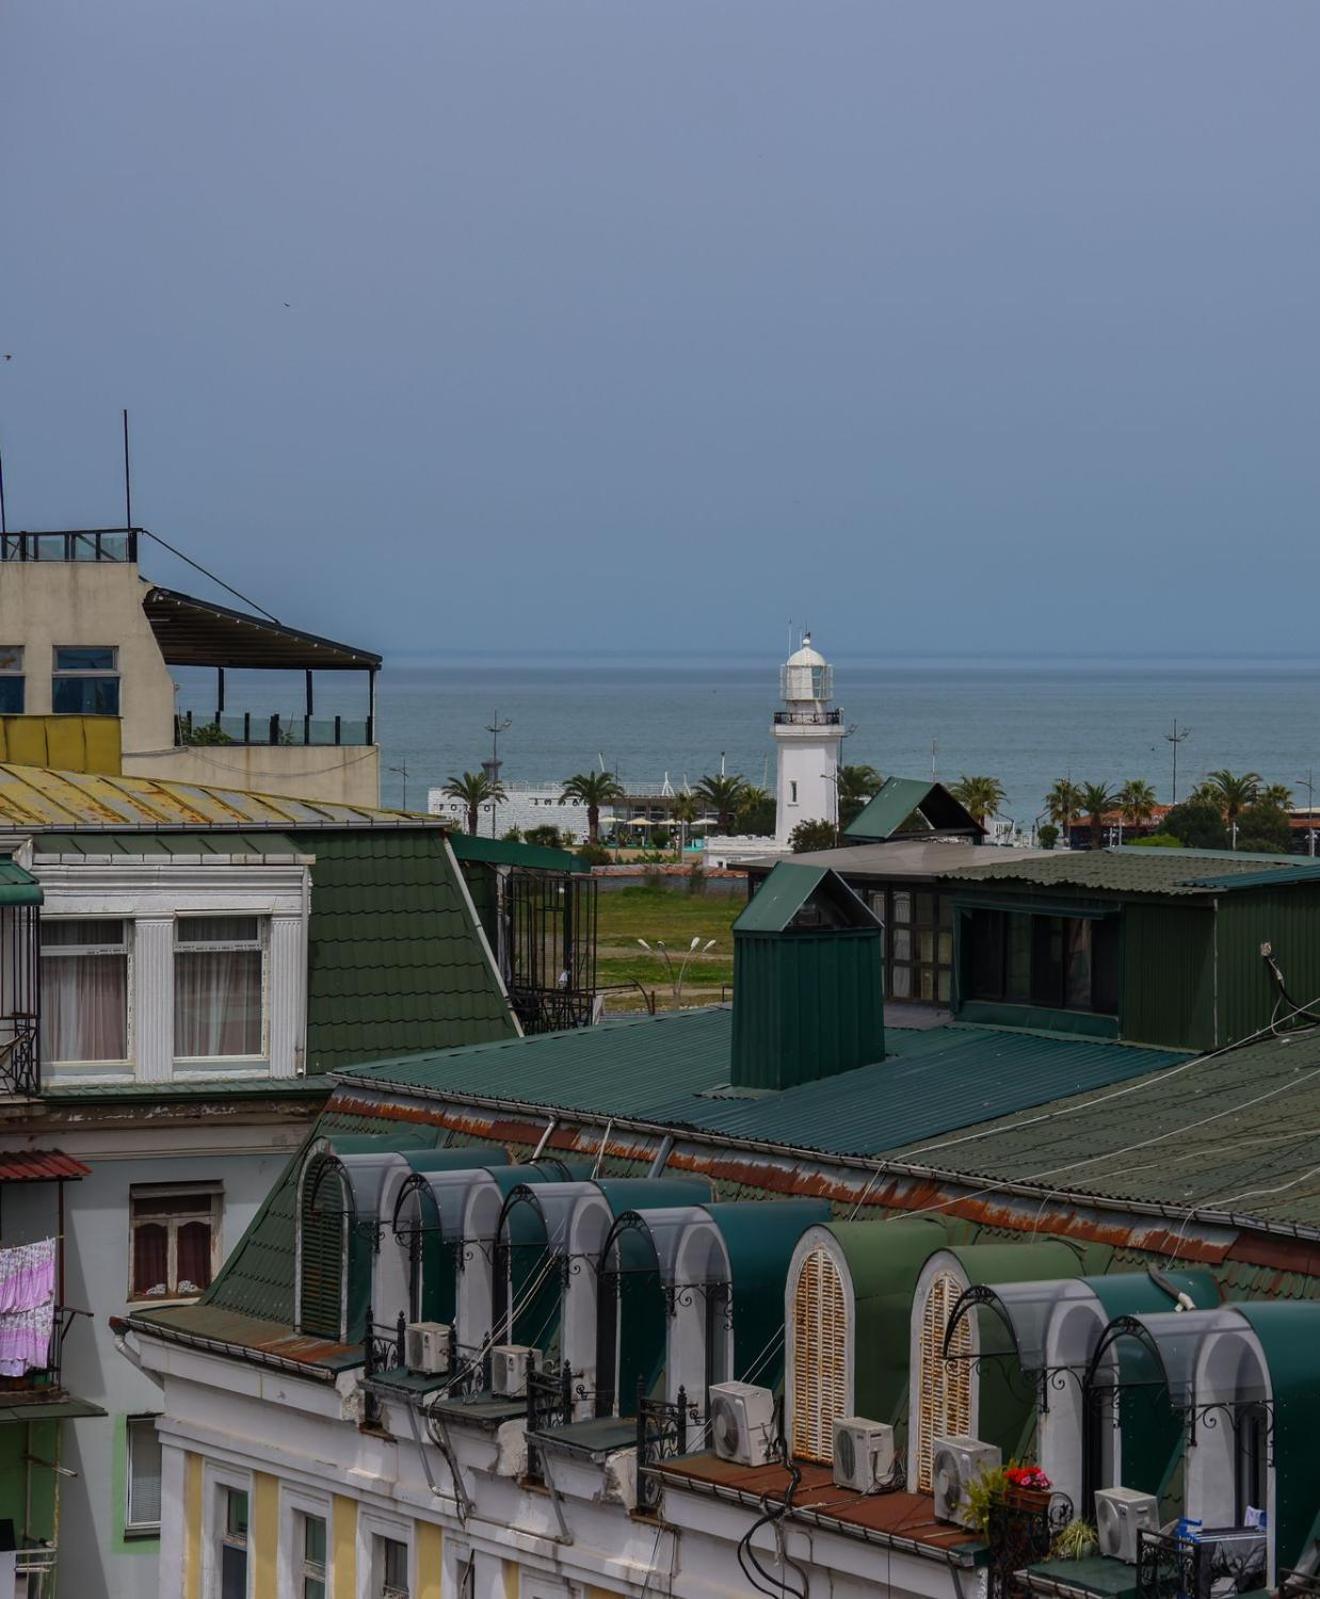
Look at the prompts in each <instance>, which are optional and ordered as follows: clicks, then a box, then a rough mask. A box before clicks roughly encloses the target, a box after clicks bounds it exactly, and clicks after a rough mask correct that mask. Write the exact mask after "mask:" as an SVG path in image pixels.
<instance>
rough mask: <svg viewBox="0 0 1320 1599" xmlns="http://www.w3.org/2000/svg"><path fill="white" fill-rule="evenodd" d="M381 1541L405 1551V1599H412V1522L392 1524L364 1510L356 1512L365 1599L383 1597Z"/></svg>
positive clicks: (414, 1549) (414, 1559)
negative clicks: (407, 1598) (406, 1589)
mask: <svg viewBox="0 0 1320 1599" xmlns="http://www.w3.org/2000/svg"><path fill="white" fill-rule="evenodd" d="M382 1538H389V1539H391V1540H393V1542H395V1543H401V1544H403V1546H404V1547H405V1548H406V1549H407V1551H408V1594H409V1599H416V1595H417V1592H418V1587H419V1584H418V1581H417V1545H416V1542H415V1540H414V1538H413V1524H412V1522H411V1521H401V1520H396V1519H395V1518H394V1517H392V1516H385V1515H382V1514H381V1513H380V1512H379V1511H376V1510H367V1509H366V1508H365V1507H364V1508H362V1509H361V1510H359V1512H358V1570H359V1571H360V1572H363V1573H365V1576H366V1587H365V1589H364V1590H363V1592H364V1595H365V1599H382V1595H384V1594H385V1572H384V1569H383V1566H384V1560H383V1551H382V1550H381V1549H380V1547H379V1544H378V1541H377V1540H379V1539H382Z"/></svg>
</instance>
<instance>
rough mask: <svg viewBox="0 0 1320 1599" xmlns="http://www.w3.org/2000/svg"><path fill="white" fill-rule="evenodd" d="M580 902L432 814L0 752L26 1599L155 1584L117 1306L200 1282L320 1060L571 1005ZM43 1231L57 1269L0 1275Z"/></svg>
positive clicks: (4, 1117)
mask: <svg viewBox="0 0 1320 1599" xmlns="http://www.w3.org/2000/svg"><path fill="white" fill-rule="evenodd" d="M593 905H594V896H593V888H592V884H591V880H590V877H589V875H584V874H583V873H582V872H581V871H579V870H578V865H577V862H576V861H575V860H574V859H573V857H572V856H570V855H568V854H566V853H565V852H563V851H558V850H545V849H540V850H538V849H531V848H527V847H525V846H518V845H510V844H500V843H492V842H491V841H489V840H472V839H465V838H456V839H454V840H452V841H451V839H450V837H449V835H448V832H447V830H446V829H445V828H444V827H442V826H441V825H439V824H438V823H437V822H435V821H434V820H432V819H430V818H427V817H424V816H410V815H406V814H402V813H399V812H392V811H384V810H379V809H376V808H373V807H368V806H360V805H350V804H345V803H342V802H335V801H330V800H324V799H320V800H308V799H294V798H291V797H285V796H277V795H271V794H248V793H243V792H241V791H239V790H236V789H232V788H225V789H223V790H216V789H208V788H204V787H200V786H198V785H195V784H192V783H186V784H185V783H171V782H164V781H159V780H148V779H145V778H134V777H123V776H114V775H103V774H99V773H88V772H56V771H50V770H47V769H44V768H41V769H38V768H32V767H23V766H17V765H13V764H0V924H2V926H3V934H4V947H3V951H2V952H0V953H2V954H3V967H2V970H3V982H2V983H0V1001H2V1003H0V1011H2V1012H3V1014H2V1015H0V1184H3V1185H4V1191H3V1193H0V1201H2V1202H3V1203H2V1206H0V1228H2V1229H3V1230H2V1231H0V1362H4V1361H6V1360H7V1359H8V1358H9V1356H10V1355H11V1354H12V1348H11V1347H9V1346H7V1345H6V1343H5V1335H6V1334H5V1330H6V1326H7V1323H6V1319H5V1317H6V1312H11V1313H12V1316H13V1317H18V1316H19V1315H20V1313H22V1314H25V1315H26V1314H27V1312H28V1311H29V1310H31V1309H39V1310H40V1311H41V1313H42V1314H43V1315H44V1316H45V1317H46V1318H47V1320H48V1321H50V1322H51V1323H52V1325H53V1328H54V1331H53V1332H52V1333H51V1335H50V1341H49V1343H48V1345H47V1346H45V1347H43V1349H42V1350H41V1351H37V1352H35V1353H34V1352H33V1351H32V1350H27V1351H26V1352H25V1353H23V1354H22V1357H21V1359H22V1361H23V1362H24V1363H25V1364H24V1365H23V1366H22V1368H21V1369H16V1370H14V1371H13V1375H12V1378H10V1379H6V1378H5V1376H4V1375H2V1374H0V1389H5V1390H7V1391H6V1393H5V1394H4V1397H3V1398H0V1466H2V1467H3V1469H0V1534H3V1532H4V1528H5V1525H6V1523H12V1526H13V1529H14V1542H15V1543H16V1544H17V1545H18V1550H19V1559H20V1561H21V1563H22V1565H23V1568H24V1569H25V1570H26V1571H28V1572H29V1573H30V1585H29V1588H28V1589H27V1592H28V1593H30V1594H31V1595H32V1596H33V1599H37V1596H38V1595H40V1596H42V1599H49V1596H51V1595H53V1594H55V1593H57V1592H58V1593H61V1594H73V1595H80V1594H83V1593H96V1594H101V1595H105V1596H107V1599H138V1596H139V1595H141V1594H144V1593H150V1592H154V1591H155V1590H156V1588H157V1584H158V1579H157V1557H158V1553H159V1549H160V1508H159V1498H160V1449H159V1443H158V1439H157V1434H156V1425H155V1417H156V1415H157V1414H158V1412H159V1409H160V1388H159V1385H158V1383H157V1382H156V1381H155V1380H154V1379H153V1378H151V1377H148V1376H146V1375H144V1374H143V1373H142V1372H141V1371H139V1370H136V1369H135V1368H134V1367H133V1366H132V1365H131V1364H130V1363H129V1362H126V1361H125V1360H123V1359H122V1358H121V1356H120V1355H119V1353H118V1351H117V1346H116V1335H115V1334H114V1332H113V1330H112V1327H111V1323H110V1318H111V1316H113V1315H118V1314H123V1313H124V1312H125V1311H126V1310H128V1309H130V1308H132V1307H141V1306H144V1305H150V1306H152V1307H155V1308H159V1307H162V1306H165V1305H174V1306H182V1305H186V1304H188V1303H191V1302H192V1301H194V1300H196V1299H197V1297H198V1296H199V1295H201V1294H204V1293H205V1292H206V1291H207V1290H208V1288H209V1287H210V1285H211V1284H212V1281H213V1279H214V1277H215V1275H216V1273H217V1272H218V1270H219V1268H220V1266H221V1264H222V1263H223V1261H224V1260H225V1259H226V1257H227V1256H228V1255H229V1254H230V1253H231V1252H232V1250H233V1249H234V1248H235V1247H236V1246H237V1244H238V1242H239V1240H240V1239H241V1238H242V1236H243V1235H244V1232H245V1230H246V1229H247V1228H248V1226H249V1225H250V1223H251V1222H252V1221H253V1219H254V1217H256V1216H257V1215H258V1214H259V1213H260V1211H261V1207H262V1206H263V1204H264V1203H265V1201H266V1199H267V1197H268V1194H269V1192H270V1190H271V1187H272V1185H273V1184H275V1183H276V1182H277V1180H278V1179H279V1177H280V1174H281V1173H282V1171H283V1170H284V1169H285V1167H286V1166H287V1164H288V1162H289V1160H290V1159H291V1158H292V1157H293V1155H294V1154H295V1152H296V1151H297V1150H298V1149H299V1147H300V1146H301V1144H302V1143H303V1141H304V1139H305V1138H306V1136H307V1134H308V1132H309V1130H310V1128H311V1127H312V1125H313V1124H314V1122H315V1120H316V1118H317V1116H318V1115H319V1113H320V1111H321V1108H322V1106H323V1104H324V1102H325V1099H326V1095H327V1092H328V1087H329V1074H330V1073H332V1072H333V1071H334V1070H336V1069H337V1068H339V1067H341V1066H344V1065H347V1064H351V1063H355V1062H359V1061H361V1060H363V1059H367V1058H379V1057H381V1056H388V1055H395V1054H398V1053H400V1052H406V1051H411V1050H416V1049H422V1048H432V1047H437V1046H454V1045H459V1044H476V1043H480V1042H492V1041H499V1040H513V1039H517V1038H519V1037H520V1036H522V1035H523V1034H524V1033H526V1032H534V1031H536V1030H537V1029H538V1028H541V1029H543V1028H546V1027H549V1026H560V1027H563V1026H574V1025H580V1024H582V1023H583V1022H586V1021H589V1020H590V1019H591V1016H592V1013H593V1003H594V925H595V924H594V915H593V913H592V910H593ZM61 1185H64V1186H61ZM11 1190H12V1196H11ZM52 1193H54V1194H55V1195H56V1196H57V1197H56V1198H52ZM48 1238H49V1239H53V1240H54V1241H55V1246H56V1249H57V1254H56V1257H55V1263H54V1266H53V1268H52V1270H51V1273H50V1280H51V1282H52V1283H53V1284H54V1287H53V1288H52V1289H51V1291H50V1292H49V1293H48V1294H46V1296H45V1297H44V1298H43V1300H42V1303H41V1305H40V1306H38V1307H29V1306H27V1305H25V1304H22V1303H18V1302H15V1301H13V1300H12V1299H11V1300H5V1299H4V1298H3V1295H4V1292H5V1289H4V1286H3V1284H4V1278H5V1270H6V1262H7V1261H17V1260H19V1255H17V1254H14V1255H7V1254H6V1253H4V1251H7V1250H11V1249H18V1250H20V1251H21V1250H22V1249H25V1248H28V1247H29V1246H30V1245H32V1244H33V1243H41V1242H42V1241H44V1240H46V1239H48ZM43 1269H44V1268H43ZM10 1275H11V1276H13V1275H14V1273H13V1272H12V1271H11V1272H10ZM29 1319H30V1318H29ZM66 1334H67V1336H65V1335H66ZM13 1337H17V1329H15V1331H14V1332H13V1333H12V1335H11V1339H12V1338H13ZM38 1356H39V1357H40V1358H38ZM7 1370H9V1367H8V1366H0V1373H2V1372H3V1371H7ZM3 1541H4V1539H3V1536H0V1543H3ZM2 1555H3V1551H2V1550H0V1573H2V1572H3V1570H4V1565H3V1559H2ZM2 1581H3V1578H2V1577H0V1583H2ZM57 1584H58V1586H57Z"/></svg>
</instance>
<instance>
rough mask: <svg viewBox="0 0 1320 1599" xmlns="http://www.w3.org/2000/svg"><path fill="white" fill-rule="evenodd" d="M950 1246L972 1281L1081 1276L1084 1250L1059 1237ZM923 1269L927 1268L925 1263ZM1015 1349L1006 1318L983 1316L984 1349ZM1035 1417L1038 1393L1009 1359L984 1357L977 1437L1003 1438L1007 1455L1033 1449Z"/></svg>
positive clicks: (970, 1283)
mask: <svg viewBox="0 0 1320 1599" xmlns="http://www.w3.org/2000/svg"><path fill="white" fill-rule="evenodd" d="M945 1252H946V1253H947V1254H948V1255H950V1256H951V1257H952V1259H953V1260H954V1261H956V1262H957V1264H958V1266H959V1268H960V1269H961V1271H962V1274H963V1275H964V1276H965V1277H966V1280H967V1285H968V1286H969V1287H985V1286H990V1285H992V1284H994V1283H1007V1282H1014V1283H1027V1282H1040V1281H1042V1280H1048V1279H1052V1278H1069V1277H1076V1276H1078V1275H1080V1273H1081V1270H1082V1260H1081V1255H1080V1252H1079V1251H1077V1250H1076V1249H1074V1248H1073V1247H1072V1246H1071V1245H1069V1244H1065V1243H1062V1242H1060V1241H1059V1240H1057V1239H1045V1240H1039V1239H1038V1240H1034V1241H1033V1242H1031V1243H1021V1244H1015V1243H993V1244H956V1245H954V1246H953V1247H952V1248H950V1249H948V1250H947V1251H945ZM937 1253H938V1252H937ZM931 1258H932V1260H933V1259H934V1256H932V1257H931ZM926 1264H930V1262H927V1263H926ZM922 1269H923V1271H924V1270H925V1266H924V1265H923V1268H922ZM919 1313H920V1307H918V1306H916V1305H915V1304H914V1305H913V1308H912V1315H913V1318H914V1319H915V1317H916V1316H917V1315H918V1314H919ZM909 1336H910V1334H909ZM1012 1353H1013V1346H1012V1338H1011V1335H1010V1333H1009V1331H1008V1329H1007V1328H1006V1327H1005V1326H1004V1324H1003V1322H1001V1321H1000V1320H999V1319H998V1318H997V1317H986V1318H984V1320H983V1322H982V1327H981V1354H982V1355H987V1354H989V1355H998V1356H1002V1357H1010V1356H1011V1355H1012ZM1035 1422H1036V1409H1035V1396H1034V1393H1033V1392H1032V1390H1031V1388H1030V1386H1029V1385H1027V1384H1024V1383H1023V1382H1022V1381H1021V1379H1020V1378H1019V1377H1018V1374H1017V1372H1016V1371H1015V1370H1013V1369H1012V1364H1011V1362H1010V1360H1009V1359H1008V1358H1001V1359H991V1360H985V1361H983V1362H982V1364H981V1366H980V1403H979V1406H978V1411H977V1419H976V1422H975V1425H976V1429H977V1433H976V1435H977V1437H978V1438H983V1439H985V1441H986V1442H987V1443H992V1444H998V1445H999V1447H1000V1448H1001V1449H1002V1450H1003V1452H1004V1458H1005V1460H1007V1459H1010V1458H1012V1457H1018V1456H1022V1455H1024V1454H1025V1453H1027V1452H1029V1449H1030V1445H1031V1435H1032V1433H1033V1431H1034V1429H1035Z"/></svg>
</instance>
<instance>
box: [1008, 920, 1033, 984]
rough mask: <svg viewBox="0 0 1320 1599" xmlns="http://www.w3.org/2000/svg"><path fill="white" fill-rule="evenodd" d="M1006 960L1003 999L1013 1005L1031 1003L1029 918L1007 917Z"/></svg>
mask: <svg viewBox="0 0 1320 1599" xmlns="http://www.w3.org/2000/svg"><path fill="white" fill-rule="evenodd" d="M1004 919H1005V921H1006V922H1007V923H1008V929H1007V933H1008V959H1007V964H1006V970H1005V979H1004V998H1005V999H1006V1000H1008V1001H1009V1002H1010V1004H1013V1005H1027V1004H1029V1003H1030V1002H1031V917H1030V916H1007V917H1005V918H1004Z"/></svg>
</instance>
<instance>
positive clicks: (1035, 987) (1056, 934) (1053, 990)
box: [1031, 916, 1064, 1010]
mask: <svg viewBox="0 0 1320 1599" xmlns="http://www.w3.org/2000/svg"><path fill="white" fill-rule="evenodd" d="M1031 946H1032V947H1031V1003H1032V1004H1033V1005H1048V1006H1050V1007H1052V1008H1053V1009H1056V1010H1057V1009H1058V1008H1059V1006H1061V1005H1062V1004H1063V967H1064V961H1063V918H1062V917H1061V916H1033V917H1032V935H1031Z"/></svg>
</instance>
